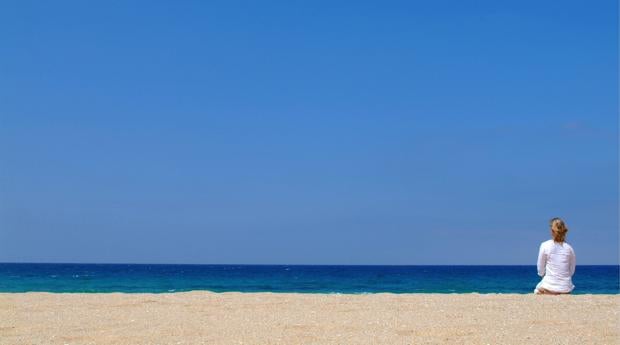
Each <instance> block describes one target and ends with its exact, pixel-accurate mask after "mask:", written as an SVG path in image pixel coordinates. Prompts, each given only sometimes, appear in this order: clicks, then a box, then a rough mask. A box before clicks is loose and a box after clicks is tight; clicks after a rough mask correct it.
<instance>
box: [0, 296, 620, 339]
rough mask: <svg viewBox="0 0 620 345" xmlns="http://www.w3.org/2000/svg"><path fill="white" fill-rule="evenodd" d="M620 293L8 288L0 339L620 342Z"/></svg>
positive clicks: (0, 301)
mask: <svg viewBox="0 0 620 345" xmlns="http://www.w3.org/2000/svg"><path fill="white" fill-rule="evenodd" d="M619 307H620V296H618V295H569V296H536V295H516V294H497V295H496V294H489V295H485V294H402V295H399V294H368V295H338V294H273V293H210V292H186V293H171V294H122V293H107V294H54V293H15V294H0V344H20V345H21V344H23V345H25V344H618V343H620V308H619Z"/></svg>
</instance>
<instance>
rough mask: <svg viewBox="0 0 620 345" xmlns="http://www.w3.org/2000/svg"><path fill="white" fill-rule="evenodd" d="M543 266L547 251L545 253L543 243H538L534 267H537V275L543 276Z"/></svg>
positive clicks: (545, 264)
mask: <svg viewBox="0 0 620 345" xmlns="http://www.w3.org/2000/svg"><path fill="white" fill-rule="evenodd" d="M545 266H547V253H545V247H544V243H543V244H541V245H540V249H539V250H538V263H537V265H536V267H537V268H538V275H539V276H541V277H543V276H544V275H545Z"/></svg>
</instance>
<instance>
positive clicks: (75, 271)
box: [0, 263, 620, 294]
mask: <svg viewBox="0 0 620 345" xmlns="http://www.w3.org/2000/svg"><path fill="white" fill-rule="evenodd" d="M539 280H540V278H539V277H538V276H537V275H536V267H535V266H302V265H300V266H298V265H293V266H286V265H137V264H16V263H0V292H28V291H48V292H128V293H137V292H153V293H161V292H180V291H192V290H208V291H214V292H224V291H239V292H303V293H356V294H359V293H377V292H392V293H471V292H478V293H532V291H533V290H534V287H535V286H536V284H537V283H538V282H539ZM573 283H574V284H575V286H576V287H575V290H574V292H573V293H576V294H618V293H620V289H619V287H620V266H577V269H576V273H575V276H574V277H573Z"/></svg>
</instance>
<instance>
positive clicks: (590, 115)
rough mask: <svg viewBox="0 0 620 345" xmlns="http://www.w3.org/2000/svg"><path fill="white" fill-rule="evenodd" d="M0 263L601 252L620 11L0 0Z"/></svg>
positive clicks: (499, 4)
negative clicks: (555, 234)
mask: <svg viewBox="0 0 620 345" xmlns="http://www.w3.org/2000/svg"><path fill="white" fill-rule="evenodd" d="M0 42H2V44H1V45H0V261H4V262H6V261H9V262H134V263H142V262H148V263H282V264H534V263H535V260H536V255H537V253H538V246H539V243H540V242H542V241H544V240H546V239H548V237H549V235H548V220H549V218H551V217H555V216H560V217H564V218H565V220H566V221H567V224H568V226H569V228H570V231H569V235H568V240H569V242H570V243H571V244H572V245H573V246H574V248H575V249H576V252H577V256H578V261H579V263H580V264H613V263H618V242H619V239H618V118H617V116H618V81H617V78H618V65H617V60H618V8H617V2H616V1H614V0H601V1H595V2H587V1H467V2H464V1H424V2H422V1H324V2H321V1H244V2H237V1H221V2H218V1H194V2H192V1H57V2H56V1H54V2H53V1H38V2H29V1H2V2H1V3H0Z"/></svg>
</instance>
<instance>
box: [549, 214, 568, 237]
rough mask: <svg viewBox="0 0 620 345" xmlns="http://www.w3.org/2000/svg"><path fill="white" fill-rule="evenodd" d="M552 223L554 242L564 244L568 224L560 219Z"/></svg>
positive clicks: (554, 219) (553, 220) (552, 220)
mask: <svg viewBox="0 0 620 345" xmlns="http://www.w3.org/2000/svg"><path fill="white" fill-rule="evenodd" d="M550 223H551V224H550V225H551V234H552V235H553V240H554V241H555V242H564V239H565V238H566V233H567V232H568V228H567V227H566V224H564V221H563V220H562V219H560V218H553V219H551V221H550Z"/></svg>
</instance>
